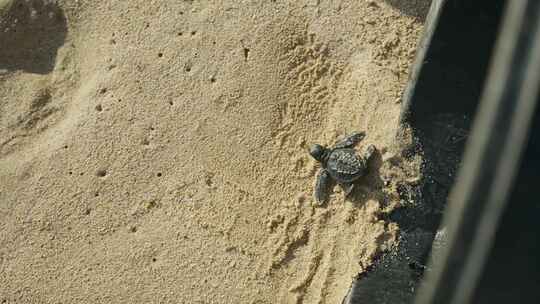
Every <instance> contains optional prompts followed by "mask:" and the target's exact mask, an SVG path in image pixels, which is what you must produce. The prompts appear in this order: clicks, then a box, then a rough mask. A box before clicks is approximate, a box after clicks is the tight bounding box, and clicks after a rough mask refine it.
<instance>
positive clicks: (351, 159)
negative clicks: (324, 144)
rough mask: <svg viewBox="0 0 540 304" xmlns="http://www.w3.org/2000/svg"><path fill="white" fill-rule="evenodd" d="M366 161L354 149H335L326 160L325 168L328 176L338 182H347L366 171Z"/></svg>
mask: <svg viewBox="0 0 540 304" xmlns="http://www.w3.org/2000/svg"><path fill="white" fill-rule="evenodd" d="M366 167H367V166H366V162H365V160H363V159H362V158H360V157H359V156H358V155H357V154H356V150H354V149H350V148H346V149H335V150H333V151H332V152H331V153H330V155H329V157H328V160H327V161H326V169H327V170H328V173H330V176H332V178H334V179H335V180H336V181H338V182H344V183H349V182H352V181H354V180H356V179H358V178H360V177H362V176H364V175H365V174H366V172H367V170H366Z"/></svg>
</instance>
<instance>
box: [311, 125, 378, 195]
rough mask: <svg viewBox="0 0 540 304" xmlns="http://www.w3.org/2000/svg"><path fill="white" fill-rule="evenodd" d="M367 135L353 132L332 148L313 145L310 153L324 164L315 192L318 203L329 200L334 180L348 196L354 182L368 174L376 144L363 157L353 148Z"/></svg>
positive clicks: (370, 146) (369, 147)
mask: <svg viewBox="0 0 540 304" xmlns="http://www.w3.org/2000/svg"><path fill="white" fill-rule="evenodd" d="M365 136H366V134H365V133H364V132H355V133H352V134H350V135H349V136H347V137H345V138H344V139H343V140H341V141H339V142H338V143H336V144H335V145H334V146H333V147H332V148H326V147H323V146H321V145H318V144H315V145H312V146H311V148H310V151H309V154H311V156H312V157H313V158H315V159H316V160H317V161H319V162H320V163H321V164H322V168H321V170H320V171H319V174H318V176H317V183H316V184H315V193H314V194H315V199H316V200H317V202H318V203H324V202H325V201H326V200H327V198H328V194H329V193H328V192H329V191H328V190H329V187H330V186H331V181H332V180H334V181H336V182H337V183H338V184H339V185H340V186H341V187H342V188H343V191H344V192H345V197H347V196H348V195H349V194H350V193H351V191H352V189H353V187H354V182H355V181H356V180H357V179H359V178H360V177H362V176H365V175H366V174H367V172H368V166H367V164H368V161H369V160H370V159H371V158H372V156H373V154H374V152H375V151H376V149H375V146H373V145H369V146H368V148H367V149H366V151H365V152H364V154H363V156H362V157H360V156H358V155H357V154H356V151H355V150H354V149H353V147H354V146H355V145H356V144H357V143H359V142H360V141H361V140H362V139H363V138H364V137H365Z"/></svg>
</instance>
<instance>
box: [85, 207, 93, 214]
mask: <svg viewBox="0 0 540 304" xmlns="http://www.w3.org/2000/svg"><path fill="white" fill-rule="evenodd" d="M90 212H92V210H91V209H90V208H86V209H84V215H90Z"/></svg>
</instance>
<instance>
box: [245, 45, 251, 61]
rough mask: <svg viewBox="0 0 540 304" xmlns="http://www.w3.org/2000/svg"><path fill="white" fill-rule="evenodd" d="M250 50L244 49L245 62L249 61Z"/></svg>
mask: <svg viewBox="0 0 540 304" xmlns="http://www.w3.org/2000/svg"><path fill="white" fill-rule="evenodd" d="M249 51H250V50H249V49H248V48H246V47H245V48H244V60H245V61H247V60H248V57H249Z"/></svg>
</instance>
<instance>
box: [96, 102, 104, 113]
mask: <svg viewBox="0 0 540 304" xmlns="http://www.w3.org/2000/svg"><path fill="white" fill-rule="evenodd" d="M96 111H98V112H101V111H103V107H102V106H101V105H100V104H98V105H96Z"/></svg>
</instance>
